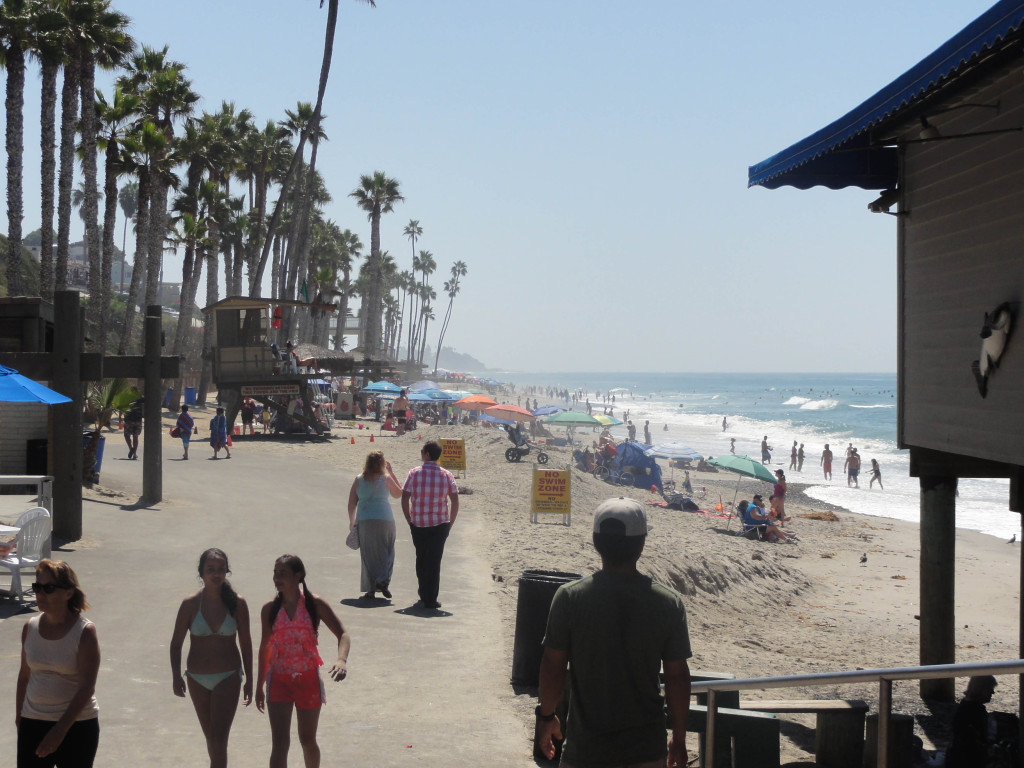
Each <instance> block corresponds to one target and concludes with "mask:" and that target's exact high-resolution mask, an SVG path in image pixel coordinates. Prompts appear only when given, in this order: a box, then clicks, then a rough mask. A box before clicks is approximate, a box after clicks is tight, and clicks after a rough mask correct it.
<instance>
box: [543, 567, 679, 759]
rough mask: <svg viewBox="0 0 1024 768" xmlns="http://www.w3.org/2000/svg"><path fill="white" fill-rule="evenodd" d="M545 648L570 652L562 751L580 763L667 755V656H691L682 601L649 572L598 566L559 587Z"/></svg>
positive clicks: (545, 636) (566, 757) (677, 659)
mask: <svg viewBox="0 0 1024 768" xmlns="http://www.w3.org/2000/svg"><path fill="white" fill-rule="evenodd" d="M544 646H545V647H547V648H552V649H554V650H557V651H568V653H569V685H570V690H571V698H570V700H569V718H568V723H567V733H566V742H565V746H564V750H563V754H564V755H565V759H566V761H567V762H570V763H573V764H578V765H581V766H590V765H595V766H600V765H606V764H608V765H614V764H621V763H625V762H643V761H646V760H657V759H658V758H659V757H664V756H665V754H667V746H666V733H665V731H666V725H665V710H664V703H663V701H662V697H661V689H660V687H659V680H658V673H659V672H660V671H661V664H662V661H685V660H686V659H688V658H690V656H691V655H692V654H691V652H690V636H689V631H688V629H687V626H686V609H685V608H684V607H683V600H682V598H681V597H680V596H679V594H678V593H677V592H674V591H672V590H670V589H667V588H666V587H663V586H661V585H660V584H655V583H654V582H653V581H652V580H651V578H650V577H649V576H644V575H642V574H640V573H635V574H629V575H623V574H617V573H611V572H609V571H598V572H597V573H595V574H594V575H593V576H588V577H587V578H585V579H581V580H579V581H574V582H572V583H571V584H565V585H563V586H562V587H559V589H558V591H557V592H556V593H555V596H554V599H553V600H552V601H551V611H550V613H549V614H548V625H547V632H546V633H545V635H544Z"/></svg>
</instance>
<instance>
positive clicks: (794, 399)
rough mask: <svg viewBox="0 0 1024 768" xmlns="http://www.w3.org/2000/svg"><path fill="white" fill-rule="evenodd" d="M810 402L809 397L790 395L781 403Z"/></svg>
mask: <svg viewBox="0 0 1024 768" xmlns="http://www.w3.org/2000/svg"><path fill="white" fill-rule="evenodd" d="M809 402H811V398H809V397H791V398H789V400H787V401H786V402H784V403H783V405H803V404H804V403H809Z"/></svg>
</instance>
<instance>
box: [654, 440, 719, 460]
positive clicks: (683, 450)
mask: <svg viewBox="0 0 1024 768" xmlns="http://www.w3.org/2000/svg"><path fill="white" fill-rule="evenodd" d="M644 453H646V454H647V455H648V456H653V457H654V458H656V459H684V460H686V461H700V460H701V459H703V458H704V457H703V456H702V455H701V454H699V453H697V452H696V451H695V450H693V448H688V447H687V446H685V445H683V444H682V443H676V442H672V443H659V444H658V445H652V446H651V447H650V448H648V449H647V450H646V451H644Z"/></svg>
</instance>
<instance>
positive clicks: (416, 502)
mask: <svg viewBox="0 0 1024 768" xmlns="http://www.w3.org/2000/svg"><path fill="white" fill-rule="evenodd" d="M420 457H421V458H422V459H423V464H422V465H421V466H419V467H416V468H415V469H413V470H412V471H411V472H410V473H409V476H408V477H407V478H406V479H405V487H404V488H403V489H402V512H403V513H404V514H405V519H406V520H407V521H408V523H409V530H410V532H411V533H412V543H413V546H415V547H416V579H417V580H418V581H419V595H420V601H421V602H422V603H423V607H424V608H427V609H429V610H436V609H437V608H440V607H441V604H440V603H439V602H437V593H438V591H439V590H440V588H441V558H442V557H443V556H444V543H445V541H447V539H448V533H449V531H451V528H452V526H453V525H454V524H455V518H456V517H458V514H459V487H458V486H457V485H456V484H455V476H454V475H453V474H452V473H451V472H449V471H448V470H447V469H444V468H443V467H441V466H439V465H438V463H437V460H438V459H439V458H441V446H440V444H439V443H437V442H436V441H434V440H430V441H429V442H426V443H424V444H423V450H422V451H420ZM449 503H450V510H451V511H450V512H449Z"/></svg>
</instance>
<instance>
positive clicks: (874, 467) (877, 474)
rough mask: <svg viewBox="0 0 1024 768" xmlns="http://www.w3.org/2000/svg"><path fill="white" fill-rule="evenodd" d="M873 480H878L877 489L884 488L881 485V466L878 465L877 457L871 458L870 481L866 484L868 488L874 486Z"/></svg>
mask: <svg viewBox="0 0 1024 768" xmlns="http://www.w3.org/2000/svg"><path fill="white" fill-rule="evenodd" d="M875 480H877V481H878V488H879V490H882V491H884V490H885V488H883V487H882V468H881V467H879V466H878V459H872V460H871V483H870V484H868V488H873V487H874V486H875Z"/></svg>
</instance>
